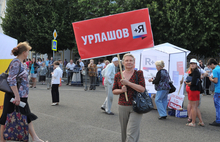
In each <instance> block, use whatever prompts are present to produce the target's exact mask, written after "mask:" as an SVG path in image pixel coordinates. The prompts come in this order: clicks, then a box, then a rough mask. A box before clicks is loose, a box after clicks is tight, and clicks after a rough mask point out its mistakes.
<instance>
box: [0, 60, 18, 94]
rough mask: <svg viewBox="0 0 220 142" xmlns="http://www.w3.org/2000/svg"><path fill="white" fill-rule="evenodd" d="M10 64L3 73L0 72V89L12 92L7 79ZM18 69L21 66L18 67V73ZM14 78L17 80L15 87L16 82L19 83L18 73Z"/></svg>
mask: <svg viewBox="0 0 220 142" xmlns="http://www.w3.org/2000/svg"><path fill="white" fill-rule="evenodd" d="M10 65H11V64H10ZM10 65H9V66H8V68H7V70H6V71H5V72H4V73H2V74H0V91H2V92H5V93H10V94H13V91H12V90H11V87H10V86H9V84H8V81H7V78H8V71H9V67H10ZM20 70H21V66H20V68H19V72H18V73H20ZM16 80H17V87H18V88H19V86H18V84H20V79H19V78H18V75H17V77H16Z"/></svg>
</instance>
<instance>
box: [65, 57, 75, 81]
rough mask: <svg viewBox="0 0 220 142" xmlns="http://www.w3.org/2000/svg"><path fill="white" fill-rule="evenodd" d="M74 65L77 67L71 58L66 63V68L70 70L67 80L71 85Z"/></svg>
mask: <svg viewBox="0 0 220 142" xmlns="http://www.w3.org/2000/svg"><path fill="white" fill-rule="evenodd" d="M74 67H75V64H74V63H73V60H72V59H71V60H70V62H69V63H68V64H67V65H66V69H67V70H68V80H67V84H66V85H71V83H69V82H70V81H71V80H72V77H73V69H74Z"/></svg>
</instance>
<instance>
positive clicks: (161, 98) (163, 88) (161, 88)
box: [149, 61, 170, 120]
mask: <svg viewBox="0 0 220 142" xmlns="http://www.w3.org/2000/svg"><path fill="white" fill-rule="evenodd" d="M155 65H156V68H157V70H158V72H157V75H156V78H155V79H149V82H153V84H155V89H156V90H157V95H156V97H155V103H156V106H157V111H158V113H159V115H160V117H159V119H160V120H161V119H166V118H167V96H168V93H169V90H170V85H169V73H168V72H167V70H165V69H163V68H164V62H163V61H157V62H156V63H155Z"/></svg>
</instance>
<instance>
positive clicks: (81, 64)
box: [79, 58, 85, 86]
mask: <svg viewBox="0 0 220 142" xmlns="http://www.w3.org/2000/svg"><path fill="white" fill-rule="evenodd" d="M79 65H80V71H81V73H80V74H81V85H82V86H83V75H82V71H83V70H84V68H85V65H84V63H83V62H82V59H81V58H79Z"/></svg>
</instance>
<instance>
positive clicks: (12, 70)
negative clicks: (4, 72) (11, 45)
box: [7, 58, 29, 98]
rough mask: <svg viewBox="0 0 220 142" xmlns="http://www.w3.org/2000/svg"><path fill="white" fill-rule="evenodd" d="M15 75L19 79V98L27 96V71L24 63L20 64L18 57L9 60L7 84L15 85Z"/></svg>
mask: <svg viewBox="0 0 220 142" xmlns="http://www.w3.org/2000/svg"><path fill="white" fill-rule="evenodd" d="M20 67H21V68H20ZM19 70H20V72H19ZM17 75H18V77H19V78H20V79H21V84H20V87H19V89H18V92H19V95H20V97H21V98H27V97H28V94H29V80H28V72H27V70H26V67H25V66H24V64H22V63H21V62H20V60H19V59H17V58H15V59H13V60H12V61H11V64H10V67H9V74H8V78H7V81H8V83H9V86H17V80H16V77H17Z"/></svg>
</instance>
